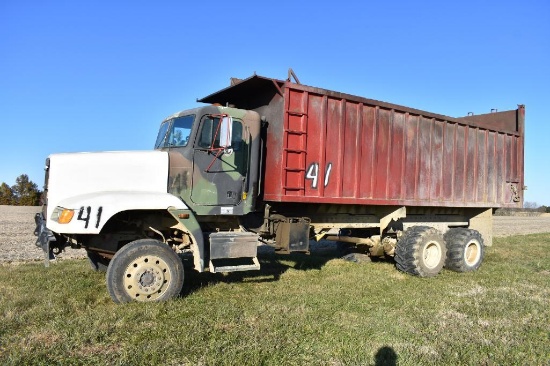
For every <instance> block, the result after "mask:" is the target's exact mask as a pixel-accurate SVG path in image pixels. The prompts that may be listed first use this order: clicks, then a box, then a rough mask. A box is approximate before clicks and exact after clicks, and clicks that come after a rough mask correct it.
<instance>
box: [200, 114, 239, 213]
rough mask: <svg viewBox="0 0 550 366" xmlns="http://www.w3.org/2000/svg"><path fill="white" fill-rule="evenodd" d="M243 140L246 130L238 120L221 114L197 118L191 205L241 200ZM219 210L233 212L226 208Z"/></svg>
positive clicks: (235, 202) (229, 202) (210, 204)
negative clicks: (197, 129)
mask: <svg viewBox="0 0 550 366" xmlns="http://www.w3.org/2000/svg"><path fill="white" fill-rule="evenodd" d="M228 135H229V139H228V141H225V142H224V139H227V136H228ZM247 140H248V133H247V129H246V128H245V126H244V125H243V123H242V122H241V121H240V120H238V119H234V118H231V117H229V116H228V115H223V114H220V115H205V116H203V117H202V118H201V121H200V126H199V132H198V135H197V138H196V141H195V148H194V155H193V187H192V191H191V200H192V201H193V202H194V203H195V204H197V205H204V206H226V207H232V206H237V205H239V204H240V203H241V201H242V200H243V192H244V189H245V186H246V179H247V173H248V161H249V156H248V155H249V149H248V143H247ZM222 145H223V146H222ZM221 211H222V212H220V213H222V214H224V213H225V214H232V213H233V211H232V209H229V208H226V209H225V211H224V208H222V209H221Z"/></svg>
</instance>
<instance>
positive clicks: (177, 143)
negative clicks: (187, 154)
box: [155, 115, 195, 149]
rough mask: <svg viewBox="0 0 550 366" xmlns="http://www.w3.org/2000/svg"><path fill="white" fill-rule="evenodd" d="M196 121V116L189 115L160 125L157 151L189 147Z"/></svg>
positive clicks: (156, 145)
mask: <svg viewBox="0 0 550 366" xmlns="http://www.w3.org/2000/svg"><path fill="white" fill-rule="evenodd" d="M194 120H195V116H194V115H189V116H183V117H177V118H172V119H169V120H167V121H164V122H163V123H162V125H160V130H159V133H158V136H157V141H156V142H155V149H160V148H163V147H181V146H187V143H188V142H189V136H190V135H191V127H192V126H193V121H194Z"/></svg>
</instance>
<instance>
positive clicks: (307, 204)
mask: <svg viewBox="0 0 550 366" xmlns="http://www.w3.org/2000/svg"><path fill="white" fill-rule="evenodd" d="M198 101H199V102H201V103H203V104H204V105H202V106H200V107H197V108H193V109H189V110H185V111H182V112H179V113H176V114H174V115H172V116H170V117H168V118H166V119H165V120H164V121H162V123H161V124H160V128H159V132H158V135H157V137H156V141H155V145H154V149H153V150H151V151H120V152H93V153H60V154H52V155H50V156H49V157H48V158H47V160H46V167H45V170H46V173H45V186H44V202H43V203H44V204H43V209H42V212H40V213H37V214H36V216H35V221H36V225H37V226H36V231H35V235H37V236H38V239H37V245H38V246H40V247H41V248H42V249H43V250H44V253H45V256H46V259H47V260H48V259H49V258H52V257H53V256H54V255H56V254H58V253H59V252H60V251H62V250H65V248H67V247H71V248H85V250H86V251H87V253H88V257H89V259H90V263H91V264H92V267H93V268H94V269H96V270H105V271H106V283H107V289H108V292H109V295H110V296H111V298H112V299H113V301H115V302H118V303H123V302H129V301H162V300H166V299H170V298H173V297H175V296H178V295H179V294H180V293H181V291H182V288H183V285H184V267H183V264H182V257H183V256H185V255H186V256H187V258H192V260H190V262H192V266H193V268H194V270H195V271H197V272H207V271H209V272H233V271H252V270H259V269H260V262H259V260H258V246H260V245H270V246H272V247H274V250H275V252H276V253H280V254H288V253H294V252H301V253H306V254H308V253H309V250H310V242H311V241H312V240H317V241H319V240H329V241H334V242H336V243H338V244H339V245H340V247H341V248H347V249H349V247H351V249H357V248H361V250H362V251H363V252H364V253H367V254H368V255H370V256H372V257H373V258H375V257H385V258H389V260H393V261H395V266H396V267H397V269H398V270H400V271H403V272H406V273H408V274H411V275H415V276H420V277H431V276H435V275H437V274H438V273H439V272H440V271H441V270H442V269H443V268H444V267H445V268H447V269H449V270H453V271H458V272H468V271H474V270H476V269H478V268H479V266H480V265H481V263H482V261H483V258H484V255H485V246H490V245H492V241H493V234H492V215H493V212H494V211H495V209H497V208H520V207H522V204H523V190H524V177H523V169H524V168H523V155H524V123H525V107H524V106H523V105H519V106H518V108H517V109H514V110H509V111H500V112H499V111H491V113H487V114H477V115H474V114H472V113H468V115H466V116H465V117H460V118H453V117H448V116H445V115H441V114H435V113H431V112H426V111H422V110H418V109H413V108H408V107H404V106H401V105H396V104H391V103H386V102H381V101H378V100H373V99H367V98H363V97H359V96H354V95H348V94H344V93H341V92H335V91H330V90H326V89H322V88H317V87H311V86H306V85H303V84H301V83H300V82H299V81H298V79H297V77H296V75H295V74H294V73H293V72H292V71H289V77H288V78H287V79H282V80H279V79H273V78H268V77H263V76H259V75H256V74H254V75H253V76H251V77H249V78H246V79H231V83H230V86H229V87H227V88H225V89H222V90H219V91H217V92H214V93H212V94H210V95H208V96H206V97H204V98H202V99H200V100H198ZM186 253H187V254H186Z"/></svg>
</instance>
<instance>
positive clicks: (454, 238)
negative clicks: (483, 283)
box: [445, 228, 485, 272]
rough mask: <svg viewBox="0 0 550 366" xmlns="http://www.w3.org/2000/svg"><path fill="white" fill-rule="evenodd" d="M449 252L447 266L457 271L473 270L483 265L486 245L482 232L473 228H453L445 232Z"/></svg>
mask: <svg viewBox="0 0 550 366" xmlns="http://www.w3.org/2000/svg"><path fill="white" fill-rule="evenodd" d="M445 243H446V244H447V248H448V254H447V260H446V261H445V268H447V269H450V270H452V271H455V272H471V271H475V270H476V269H478V268H479V266H481V262H482V261H483V257H484V256H485V246H484V245H483V239H482V238H481V234H480V233H479V232H478V231H476V230H472V229H464V228H452V229H449V231H447V232H446V233H445Z"/></svg>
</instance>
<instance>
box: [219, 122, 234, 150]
mask: <svg viewBox="0 0 550 366" xmlns="http://www.w3.org/2000/svg"><path fill="white" fill-rule="evenodd" d="M220 124H221V125H220V147H223V148H229V147H231V137H232V134H233V118H231V117H229V116H224V117H223V118H222V120H221V121H220Z"/></svg>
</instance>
